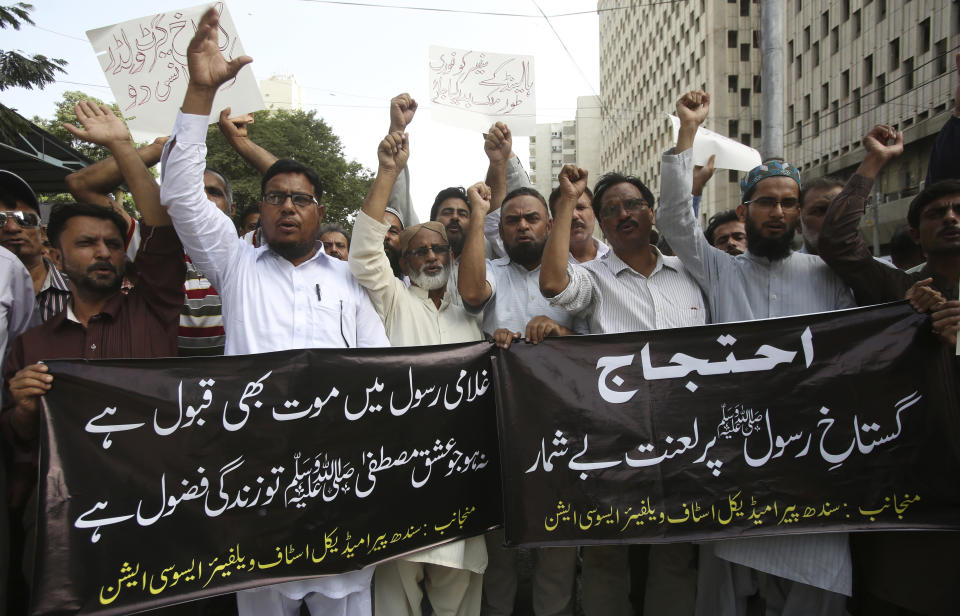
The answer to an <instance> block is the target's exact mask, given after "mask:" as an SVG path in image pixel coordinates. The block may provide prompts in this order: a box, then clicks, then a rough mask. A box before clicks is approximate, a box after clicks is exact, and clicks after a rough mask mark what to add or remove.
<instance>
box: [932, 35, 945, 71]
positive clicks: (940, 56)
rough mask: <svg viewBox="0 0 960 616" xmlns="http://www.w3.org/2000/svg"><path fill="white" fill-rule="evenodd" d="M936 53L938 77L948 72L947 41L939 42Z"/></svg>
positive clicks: (941, 40)
mask: <svg viewBox="0 0 960 616" xmlns="http://www.w3.org/2000/svg"><path fill="white" fill-rule="evenodd" d="M934 53H935V54H936V55H937V62H936V68H937V75H943V74H944V73H946V72H947V39H940V40H939V41H937V45H936V48H935V50H934Z"/></svg>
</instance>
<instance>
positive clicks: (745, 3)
mask: <svg viewBox="0 0 960 616" xmlns="http://www.w3.org/2000/svg"><path fill="white" fill-rule="evenodd" d="M740 17H750V0H740Z"/></svg>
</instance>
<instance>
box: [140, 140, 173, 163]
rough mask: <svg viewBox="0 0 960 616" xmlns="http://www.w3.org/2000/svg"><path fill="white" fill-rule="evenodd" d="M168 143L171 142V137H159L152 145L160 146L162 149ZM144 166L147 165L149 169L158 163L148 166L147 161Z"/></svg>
mask: <svg viewBox="0 0 960 616" xmlns="http://www.w3.org/2000/svg"><path fill="white" fill-rule="evenodd" d="M168 141H170V135H167V136H166V137H157V138H156V139H154V140H153V143H152V144H151V145H158V146H160V147H161V148H162V147H163V146H164V144H165V143H166V142H168ZM144 164H145V165H147V166H148V167H152V166H153V165H155V164H156V163H153V164H147V161H144Z"/></svg>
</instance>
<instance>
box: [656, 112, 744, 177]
mask: <svg viewBox="0 0 960 616" xmlns="http://www.w3.org/2000/svg"><path fill="white" fill-rule="evenodd" d="M667 117H669V118H670V124H671V126H672V127H673V142H674V143H676V141H677V135H678V134H679V133H680V118H678V117H677V116H675V115H670V114H667ZM714 155H716V158H715V159H714V161H713V164H714V167H716V168H717V169H733V170H735V171H750V170H751V169H753V168H754V167H756V166H758V165H759V164H760V163H762V162H763V160H762V159H761V158H760V152H758V151H756V150H754V149H753V148H751V147H750V146H748V145H744V144H742V143H740V142H739V141H737V140H735V139H731V138H730V137H727V136H725V135H721V134H720V133H715V132H713V131H712V130H710V129H708V128H704V127H702V126H701V127H699V128H697V134H696V136H695V137H694V139H693V164H694V165H706V164H707V161H708V160H709V159H710V157H711V156H714Z"/></svg>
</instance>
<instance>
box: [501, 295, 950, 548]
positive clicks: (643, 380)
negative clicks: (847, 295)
mask: <svg viewBox="0 0 960 616" xmlns="http://www.w3.org/2000/svg"><path fill="white" fill-rule="evenodd" d="M946 351H947V349H946V348H945V347H944V345H943V344H942V343H941V342H939V341H938V340H937V339H936V338H935V337H934V336H933V335H932V334H931V333H930V328H929V323H928V320H927V317H926V316H925V315H919V314H917V313H915V312H914V311H913V310H912V309H911V308H910V307H909V306H908V305H906V304H905V303H898V304H889V305H885V306H880V307H873V308H864V309H856V310H849V311H843V312H836V313H825V314H817V315H810V316H803V317H793V318H786V319H771V320H765V321H753V322H744V323H729V324H722V325H710V326H704V327H696V328H688V329H682V330H669V331H647V332H636V333H629V334H622V335H608V336H590V337H582V338H565V339H562V340H561V339H550V340H548V341H545V342H544V343H542V344H540V345H537V346H533V347H529V346H528V347H523V348H518V349H517V352H507V353H501V354H499V355H498V356H497V364H496V373H495V377H496V380H497V383H498V387H497V395H498V401H497V402H498V407H499V410H500V420H499V421H500V429H499V434H500V450H501V452H502V458H501V468H502V473H503V490H504V494H505V495H506V498H505V500H504V507H505V518H504V524H505V529H506V537H507V542H508V544H512V545H563V544H585V543H623V542H628V541H638V540H639V541H643V542H660V541H680V540H691V539H708V538H720V537H737V536H746V535H750V536H755V535H766V534H786V533H810V532H826V531H840V530H881V529H908V528H909V529H933V528H939V529H944V528H954V529H957V528H960V517H958V516H957V511H960V482H958V481H957V477H958V470H960V464H958V459H960V456H958V451H960V450H958V444H960V428H958V426H960V404H958V400H957V373H956V372H954V370H955V369H956V368H955V363H954V362H955V361H956V360H955V359H952V358H951V357H950V356H949V354H948V353H947V352H946ZM514 495H522V498H514V497H513V496H514Z"/></svg>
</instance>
